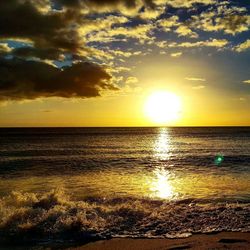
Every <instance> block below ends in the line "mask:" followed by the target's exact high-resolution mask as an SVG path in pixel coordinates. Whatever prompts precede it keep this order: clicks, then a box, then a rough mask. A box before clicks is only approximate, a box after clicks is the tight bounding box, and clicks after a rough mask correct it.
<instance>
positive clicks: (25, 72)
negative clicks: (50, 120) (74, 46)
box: [0, 58, 117, 100]
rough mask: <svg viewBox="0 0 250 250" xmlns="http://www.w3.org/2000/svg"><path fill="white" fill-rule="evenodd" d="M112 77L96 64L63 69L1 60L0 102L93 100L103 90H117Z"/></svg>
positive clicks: (12, 60)
mask: <svg viewBox="0 0 250 250" xmlns="http://www.w3.org/2000/svg"><path fill="white" fill-rule="evenodd" d="M110 78H111V76H110V75H109V74H108V73H107V72H106V71H105V69H103V68H101V67H100V66H98V65H95V64H92V63H89V62H81V63H77V64H73V65H72V66H69V67H65V68H63V69H58V68H55V67H53V66H51V65H48V64H46V63H43V62H36V61H27V60H22V59H16V58H14V59H11V60H8V59H3V58H2V59H0V99H1V100H8V99H12V100H20V99H35V98H38V97H53V96H55V97H65V98H70V97H79V98H87V97H95V96H99V95H100V91H101V90H103V89H107V90H116V89H117V88H116V87H115V86H114V85H112V84H109V83H108V80H110Z"/></svg>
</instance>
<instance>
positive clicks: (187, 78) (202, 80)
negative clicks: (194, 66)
mask: <svg viewBox="0 0 250 250" xmlns="http://www.w3.org/2000/svg"><path fill="white" fill-rule="evenodd" d="M185 79H186V80H188V81H201V82H205V81H206V79H204V78H197V77H185Z"/></svg>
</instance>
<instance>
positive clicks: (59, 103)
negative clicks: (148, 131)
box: [0, 0, 250, 127]
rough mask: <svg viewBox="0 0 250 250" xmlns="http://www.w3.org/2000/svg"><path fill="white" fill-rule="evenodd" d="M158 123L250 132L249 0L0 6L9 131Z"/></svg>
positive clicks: (60, 0) (43, 0) (2, 95)
mask: <svg viewBox="0 0 250 250" xmlns="http://www.w3.org/2000/svg"><path fill="white" fill-rule="evenodd" d="M156 92H157V93H167V96H168V94H169V93H170V94H171V95H173V96H174V98H175V97H177V98H178V100H179V102H180V103H178V105H180V107H179V106H178V109H179V110H178V111H176V112H178V118H176V119H169V120H168V121H160V122H158V121H156V120H155V119H152V116H151V117H150V116H148V113H147V110H146V109H147V105H150V107H149V109H150V108H151V107H152V109H153V108H156V109H157V111H156V112H158V110H161V106H159V104H161V103H156V104H158V106H157V105H154V104H155V103H154V102H157V97H156V101H153V103H152V102H151V101H150V100H151V99H150V98H151V97H152V94H154V93H156ZM163 99H164V97H163ZM166 99H168V97H166ZM170 99H171V98H170ZM164 105H165V104H164ZM164 105H162V106H164ZM166 105H167V106H169V107H171V108H169V107H167V106H166V107H163V110H162V111H160V112H159V114H158V115H159V116H160V117H161V115H162V116H163V115H164V112H165V111H166V110H170V112H171V111H172V110H174V109H175V108H176V105H177V104H174V103H173V102H172V101H167V103H166ZM152 109H151V110H150V112H152ZM164 110H165V111H164ZM158 125H167V126H218V125H219V126H224V125H249V126H250V1H248V0H243V1H240V0H239V1H230V0H226V1H216V0H185V1H184V0H155V1H153V0H131V1H129V0H117V1H115V0H54V1H53V0H51V1H49V0H8V1H7V0H6V1H0V126H2V127H5V126H158Z"/></svg>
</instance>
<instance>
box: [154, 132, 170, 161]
mask: <svg viewBox="0 0 250 250" xmlns="http://www.w3.org/2000/svg"><path fill="white" fill-rule="evenodd" d="M169 150H170V138H169V133H168V130H167V128H161V130H160V133H159V136H158V138H157V140H156V142H155V145H154V155H155V156H156V157H157V158H159V159H160V160H167V159H168V158H169Z"/></svg>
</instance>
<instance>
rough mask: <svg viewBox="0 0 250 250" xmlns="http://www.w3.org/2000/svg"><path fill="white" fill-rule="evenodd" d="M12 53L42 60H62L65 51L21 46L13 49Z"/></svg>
mask: <svg viewBox="0 0 250 250" xmlns="http://www.w3.org/2000/svg"><path fill="white" fill-rule="evenodd" d="M12 55H14V56H16V57H21V58H30V57H33V58H40V59H42V60H46V59H48V60H61V59H63V51H60V50H58V49H55V48H50V49H41V48H38V49H37V48H34V47H20V48H16V49H14V50H13V51H12Z"/></svg>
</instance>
